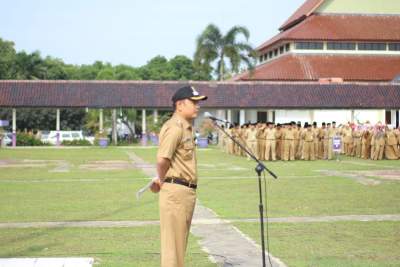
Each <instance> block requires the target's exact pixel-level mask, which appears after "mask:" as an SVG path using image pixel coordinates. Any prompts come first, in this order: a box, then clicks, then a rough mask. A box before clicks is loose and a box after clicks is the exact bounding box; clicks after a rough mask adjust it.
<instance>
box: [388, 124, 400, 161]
mask: <svg viewBox="0 0 400 267" xmlns="http://www.w3.org/2000/svg"><path fill="white" fill-rule="evenodd" d="M385 157H386V158H387V159H398V158H399V157H400V153H399V149H398V148H397V137H396V134H395V132H394V131H393V130H392V129H389V127H387V126H386V146H385Z"/></svg>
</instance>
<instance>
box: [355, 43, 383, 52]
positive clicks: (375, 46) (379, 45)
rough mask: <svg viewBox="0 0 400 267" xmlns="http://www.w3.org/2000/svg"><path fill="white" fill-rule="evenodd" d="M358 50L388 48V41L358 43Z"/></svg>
mask: <svg viewBox="0 0 400 267" xmlns="http://www.w3.org/2000/svg"><path fill="white" fill-rule="evenodd" d="M358 50H386V43H358Z"/></svg>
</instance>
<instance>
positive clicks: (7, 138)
mask: <svg viewBox="0 0 400 267" xmlns="http://www.w3.org/2000/svg"><path fill="white" fill-rule="evenodd" d="M1 142H2V143H3V145H4V146H11V144H12V133H4V134H3V139H2V141H1Z"/></svg>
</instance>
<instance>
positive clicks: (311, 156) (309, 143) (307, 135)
mask: <svg viewBox="0 0 400 267" xmlns="http://www.w3.org/2000/svg"><path fill="white" fill-rule="evenodd" d="M305 127H306V128H307V130H306V131H305V132H304V133H303V135H302V139H303V140H304V143H303V159H304V160H315V153H314V148H315V145H314V139H315V132H314V131H313V129H312V128H311V124H308V125H307V126H305Z"/></svg>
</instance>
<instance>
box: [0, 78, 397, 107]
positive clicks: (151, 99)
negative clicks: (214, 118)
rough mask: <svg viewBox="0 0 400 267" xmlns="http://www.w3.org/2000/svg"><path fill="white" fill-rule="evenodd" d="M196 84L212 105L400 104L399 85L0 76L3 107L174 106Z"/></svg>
mask: <svg viewBox="0 0 400 267" xmlns="http://www.w3.org/2000/svg"><path fill="white" fill-rule="evenodd" d="M187 84H191V85H193V86H195V87H196V88H197V89H198V91H199V92H201V93H202V94H205V95H207V96H209V98H208V100H207V101H205V102H204V103H202V106H203V107H209V108H280V109H284V108H294V109H307V108H385V109H399V108H400V84H392V83H346V82H345V83H341V84H319V83H305V82H301V83H299V82H190V83H189V82H180V81H179V82H165V81H163V82H161V81H137V82H134V81H120V82H118V81H4V80H3V81H0V107H53V108H54V107H60V108H62V107H68V108H82V107H93V108H99V107H107V108H112V107H129V108H132V107H134V108H170V107H171V100H170V99H171V96H172V95H173V93H174V92H175V91H176V90H177V89H178V88H180V87H182V86H184V85H187Z"/></svg>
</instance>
